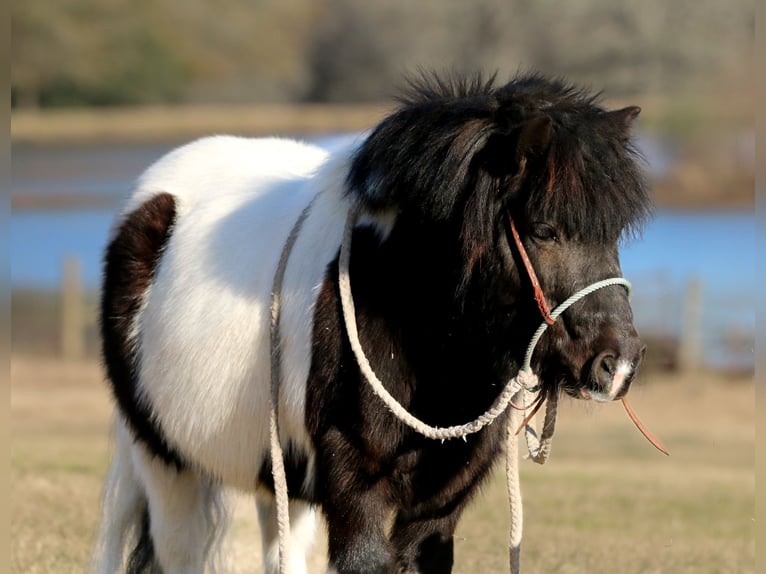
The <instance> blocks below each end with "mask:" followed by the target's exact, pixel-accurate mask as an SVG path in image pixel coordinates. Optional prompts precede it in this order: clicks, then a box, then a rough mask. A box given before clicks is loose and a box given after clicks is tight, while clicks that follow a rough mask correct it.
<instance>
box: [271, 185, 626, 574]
mask: <svg viewBox="0 0 766 574" xmlns="http://www.w3.org/2000/svg"><path fill="white" fill-rule="evenodd" d="M313 202H314V201H313V200H312V201H311V203H309V204H308V205H307V206H306V207H305V208H304V210H303V211H302V212H301V214H300V216H299V217H298V220H297V221H296V222H295V225H294V226H293V228H292V230H291V231H290V235H289V236H288V238H287V241H286V242H285V245H284V247H283V249H282V253H281V256H280V260H279V264H278V265H277V270H276V273H275V275H274V282H273V286H272V291H271V324H270V337H271V409H270V417H269V427H270V449H271V466H272V475H273V478H274V491H275V499H276V506H277V523H278V531H279V572H280V574H287V572H288V570H287V568H288V555H289V554H288V553H289V549H288V538H289V532H290V525H289V513H288V504H289V498H288V493H287V479H286V476H285V469H284V461H283V454H282V447H281V444H280V442H279V418H278V406H279V385H280V380H281V349H280V347H281V346H280V343H279V325H280V293H281V290H282V283H283V280H284V275H285V270H286V268H287V261H288V259H289V255H290V252H291V251H292V248H293V246H294V244H295V241H296V240H297V237H298V234H299V233H300V229H301V227H302V226H303V223H304V221H305V220H306V217H307V216H308V214H309V211H310V210H311V206H312V205H313ZM358 215H359V212H358V209H357V208H356V207H352V208H351V209H350V211H349V214H348V217H347V219H346V226H345V230H344V235H343V241H342V243H341V250H340V258H339V262H338V286H339V290H340V298H341V307H342V310H343V319H344V321H345V325H346V330H347V332H348V336H349V343H350V345H351V348H352V350H353V352H354V356H355V358H356V360H357V363H358V365H359V369H360V371H361V373H362V374H363V376H364V378H365V379H366V380H367V382H368V383H369V385H370V387H371V388H372V390H373V392H374V393H375V394H376V396H378V397H379V398H380V400H381V401H382V402H383V403H384V404H385V405H386V407H387V408H388V409H389V410H390V411H391V412H392V413H393V414H394V416H396V417H397V418H398V419H399V420H400V421H401V422H403V423H404V424H406V425H407V426H409V427H410V428H412V429H413V430H415V431H416V432H418V433H420V434H422V435H423V436H425V437H428V438H432V439H438V440H442V441H444V440H447V439H452V438H465V437H466V436H468V435H469V434H472V433H475V432H478V431H479V430H481V429H482V428H484V427H485V426H486V425H488V424H491V423H492V422H493V421H494V420H495V419H496V418H497V417H498V416H499V415H500V414H502V413H503V412H504V411H505V410H506V408H507V407H508V405H509V404H511V405H512V406H513V407H515V408H512V409H511V412H510V416H509V417H508V427H507V429H506V439H507V443H508V444H507V450H506V453H507V458H506V477H507V487H508V496H509V503H510V510H511V526H510V536H509V551H510V569H511V572H512V573H513V574H518V572H519V571H520V565H519V562H520V560H519V559H520V548H521V531H522V508H521V490H520V486H519V476H518V464H517V463H518V438H517V430H516V429H518V430H521V428H522V427H523V428H524V429H525V437H526V442H527V448H528V450H529V458H531V459H532V460H533V461H535V462H537V463H539V464H544V463H545V462H546V460H547V459H548V455H549V453H550V443H551V439H552V437H553V432H554V429H555V423H556V410H557V409H556V407H557V400H556V395H555V394H553V395H551V396H550V397H549V398H548V400H547V406H546V413H545V420H544V422H543V427H542V429H541V432H540V434H539V437H538V433H537V431H536V430H535V428H534V426H533V423H532V419H533V417H534V414H535V412H536V411H537V409H538V408H539V407H540V405H541V402H539V401H538V403H537V405H535V406H534V409H533V412H532V413H531V415H530V416H528V417H526V418H524V419H522V418H521V417H522V415H523V414H524V412H525V411H526V409H527V406H526V405H527V399H528V398H529V395H532V394H534V393H535V392H537V391H539V384H538V380H537V376H536V375H535V374H534V373H533V372H532V368H531V360H532V354H533V352H534V349H535V346H536V345H537V342H538V341H539V340H540V337H541V336H542V335H543V333H544V332H545V330H546V329H547V328H548V326H549V325H551V324H553V322H555V320H556V318H557V317H559V316H560V315H561V314H562V313H563V312H564V311H565V310H566V309H568V308H569V307H570V306H571V305H573V304H574V303H576V302H577V301H579V300H580V299H582V298H583V297H585V296H587V295H588V294H590V293H593V292H594V291H596V290H598V289H602V288H604V287H609V286H611V285H623V286H624V287H625V288H626V289H627V290H628V294H630V289H631V286H630V283H629V282H628V281H627V280H626V279H624V278H622V277H615V278H612V279H605V280H603V281H598V282H596V283H593V284H592V285H589V286H587V287H585V288H584V289H581V290H580V291H578V292H577V293H575V294H574V295H572V296H571V297H569V298H568V299H567V300H566V301H564V302H563V303H562V304H561V305H559V306H558V307H556V308H555V309H554V310H553V311H552V312H551V311H550V309H549V307H548V304H547V302H546V300H545V296H544V294H543V292H542V288H541V287H540V283H539V281H538V280H537V276H536V274H535V272H534V268H533V266H532V263H531V262H530V260H529V256H528V255H527V252H526V250H525V249H524V245H523V243H522V241H521V237H520V236H519V234H518V231H517V230H516V226H515V224H514V222H513V219H512V218H511V217H510V215H509V220H510V226H511V232H512V235H513V237H514V243H515V244H516V247H517V249H518V251H519V254H520V256H521V258H522V261H523V262H524V266H525V268H526V271H527V275H528V277H529V279H530V281H531V282H532V286H533V289H534V292H535V300H536V301H537V305H538V308H539V309H540V313H541V315H542V316H543V319H544V322H543V323H542V324H541V325H540V327H539V328H538V329H537V331H536V332H535V334H534V336H533V337H532V340H531V341H530V344H529V347H528V348H527V352H526V355H525V357H524V362H523V364H522V367H521V369H520V370H519V372H518V373H517V374H516V376H515V377H513V378H512V379H511V380H509V381H508V383H506V385H505V387H504V389H503V391H502V392H501V393H500V394H499V395H498V397H497V399H495V402H494V403H493V404H492V406H490V408H489V409H488V410H487V411H486V412H485V413H484V414H482V415H480V416H479V417H478V418H476V419H475V420H474V421H471V422H468V423H465V424H462V425H455V426H451V427H433V426H430V425H428V424H426V423H425V422H423V421H421V420H420V419H418V418H417V417H415V416H414V415H412V414H411V413H409V412H408V411H407V410H406V409H405V408H404V407H403V406H402V405H401V404H400V403H399V402H398V401H397V400H396V399H395V398H394V397H393V396H391V394H390V393H389V392H388V391H387V390H386V388H385V387H384V386H383V383H382V382H381V381H380V379H379V378H378V377H377V375H376V374H375V372H374V371H373V369H372V366H371V365H370V362H369V360H368V359H367V356H366V355H365V353H364V350H363V349H362V346H361V343H360V341H359V333H358V330H357V325H356V311H355V308H354V301H353V297H352V293H351V279H350V275H349V266H350V260H351V237H352V234H353V230H354V225H355V223H356V221H357V218H358ZM519 405H521V406H519ZM634 422H636V421H635V420H634Z"/></svg>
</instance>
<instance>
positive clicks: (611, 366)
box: [599, 355, 617, 381]
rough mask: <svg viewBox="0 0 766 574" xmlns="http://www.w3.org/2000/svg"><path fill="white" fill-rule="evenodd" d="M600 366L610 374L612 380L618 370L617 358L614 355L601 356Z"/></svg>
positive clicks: (609, 378) (605, 372)
mask: <svg viewBox="0 0 766 574" xmlns="http://www.w3.org/2000/svg"><path fill="white" fill-rule="evenodd" d="M599 367H600V369H601V370H602V371H603V373H604V374H606V375H607V376H608V381H611V380H612V377H614V373H615V372H616V370H617V358H616V357H615V356H614V355H605V356H604V357H602V358H601V362H600V364H599Z"/></svg>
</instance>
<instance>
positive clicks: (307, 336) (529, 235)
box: [95, 74, 650, 574]
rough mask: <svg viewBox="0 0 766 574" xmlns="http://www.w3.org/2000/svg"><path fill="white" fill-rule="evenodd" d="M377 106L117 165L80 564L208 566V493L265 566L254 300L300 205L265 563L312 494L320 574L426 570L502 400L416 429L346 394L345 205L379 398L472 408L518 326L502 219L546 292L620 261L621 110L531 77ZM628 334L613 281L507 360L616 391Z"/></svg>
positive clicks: (367, 399)
mask: <svg viewBox="0 0 766 574" xmlns="http://www.w3.org/2000/svg"><path fill="white" fill-rule="evenodd" d="M400 104H401V105H400V107H399V108H398V110H397V111H395V112H394V113H393V114H391V115H390V116H389V117H388V118H386V119H385V120H384V121H383V122H382V123H381V124H380V125H378V126H377V127H376V128H375V129H374V130H373V131H372V132H371V133H370V134H369V135H368V136H367V137H366V138H365V139H364V140H362V141H361V142H360V143H358V144H355V145H351V146H349V147H348V148H346V149H342V150H339V151H336V152H333V153H332V154H328V153H326V152H325V151H323V150H321V149H319V148H317V147H314V146H311V145H306V144H304V143H299V142H297V141H291V140H283V139H243V138H236V137H224V136H220V137H211V138H206V139H202V140H199V141H196V142H194V143H191V144H189V145H187V146H184V147H181V148H179V149H177V150H175V151H173V152H171V153H169V154H168V155H167V156H165V157H163V158H162V159H160V160H159V161H158V162H157V163H156V164H154V165H153V166H152V167H150V168H149V169H148V170H147V171H146V172H145V173H144V174H143V175H142V176H141V178H140V179H139V180H138V183H137V185H136V188H135V192H134V193H133V195H132V197H131V198H130V200H129V202H128V203H127V206H126V207H125V209H124V210H123V212H122V213H121V215H120V216H119V218H118V220H117V222H116V224H115V227H114V230H113V234H112V237H111V242H110V244H109V247H108V249H107V252H106V257H105V275H104V284H103V299H102V307H101V328H102V335H103V356H104V361H105V365H106V369H107V373H108V378H109V381H110V382H111V387H112V391H113V394H114V398H115V400H116V403H117V410H118V415H117V423H116V426H117V430H116V454H115V459H114V462H113V465H112V468H111V471H110V474H109V478H108V481H107V484H106V489H105V495H104V508H103V519H102V525H101V533H100V542H99V547H98V552H97V557H96V566H95V568H96V571H98V572H103V573H106V572H110V573H111V572H116V571H125V570H127V571H128V572H164V573H165V574H175V573H181V572H184V573H196V572H202V571H206V570H209V569H210V568H211V567H212V563H213V562H214V560H213V556H214V555H215V547H216V540H217V536H216V535H217V534H218V533H219V532H220V531H221V529H222V528H223V526H224V525H223V524H222V522H223V520H222V516H223V514H222V513H221V512H219V511H220V504H219V495H220V491H221V489H222V488H223V487H234V488H237V489H240V490H242V491H245V492H252V493H255V497H256V501H257V509H258V515H259V519H260V522H261V527H262V532H263V549H264V562H265V570H266V572H268V573H274V572H275V571H276V569H277V554H278V552H277V531H276V523H275V501H274V496H273V482H272V479H271V465H270V459H269V448H268V445H269V434H268V430H269V393H270V382H269V378H270V345H269V321H270V317H269V302H270V294H271V288H272V281H273V280H274V274H275V269H276V267H277V264H278V261H279V259H280V253H281V251H282V248H283V245H284V244H285V241H286V239H287V238H288V235H289V233H290V231H291V229H292V228H293V225H294V224H295V222H296V220H297V218H298V217H299V214H301V212H302V211H303V209H304V208H305V207H306V206H307V204H309V203H310V202H312V201H313V205H312V207H311V209H310V211H309V213H308V216H307V219H306V220H305V223H304V225H303V227H302V229H301V231H300V234H299V235H298V237H297V241H296V243H295V246H294V248H293V250H292V253H291V255H290V258H289V261H288V264H287V268H286V272H285V276H284V283H283V288H282V322H281V335H280V343H281V353H282V361H283V368H282V370H283V378H282V381H281V389H280V404H279V424H280V433H281V439H282V446H283V449H284V452H285V457H284V461H285V466H286V470H287V479H288V487H289V493H290V499H291V501H290V505H289V511H290V519H291V524H292V530H291V535H290V536H291V540H290V548H291V551H290V552H291V553H290V556H289V565H290V568H291V572H292V574H301V573H304V572H306V563H305V557H306V553H307V552H308V551H309V549H310V546H311V542H312V538H313V536H314V518H315V517H314V512H315V511H314V509H318V510H319V511H321V512H322V513H323V515H324V517H325V518H326V520H327V524H328V530H329V541H328V543H329V561H330V563H329V566H328V568H329V570H328V571H329V572H337V573H338V574H350V573H392V572H405V573H408V574H412V573H442V572H450V570H451V568H452V563H453V533H454V531H455V526H456V524H457V522H458V519H459V517H460V515H461V512H462V511H463V509H464V508H465V506H466V504H467V503H468V502H469V500H470V499H471V498H472V497H473V496H474V494H475V493H476V492H477V491H478V486H479V485H480V484H481V483H482V481H483V480H484V479H485V478H486V477H487V475H488V472H489V471H490V469H491V468H492V466H493V463H494V462H495V461H496V460H497V459H498V457H499V456H500V455H501V454H502V452H503V448H504V447H503V432H504V431H503V429H504V427H505V421H504V419H505V417H506V416H507V412H506V413H504V414H503V415H502V416H501V417H500V418H499V419H498V421H496V423H495V424H492V425H490V426H487V427H486V428H484V429H483V430H481V431H480V432H478V433H476V434H473V435H471V436H469V437H468V438H467V439H466V440H465V441H463V440H451V441H445V442H441V441H434V440H430V439H427V438H424V437H422V436H420V435H418V434H417V433H415V432H413V431H412V430H410V429H409V428H408V427H406V426H405V425H403V424H402V423H401V422H399V421H398V420H397V419H396V418H395V417H394V416H393V415H392V414H391V412H389V410H388V409H386V408H385V407H384V406H383V405H382V403H381V402H380V400H379V399H378V398H377V397H376V396H375V395H373V394H372V391H371V390H370V388H369V387H368V386H367V383H366V382H365V380H364V379H363V378H362V376H361V374H360V370H359V367H358V366H357V363H356V361H355V359H354V356H353V354H352V351H351V349H350V347H349V342H348V337H347V332H346V327H345V324H344V322H343V320H342V315H341V307H340V303H339V290H338V279H337V278H338V254H339V246H340V244H341V238H342V235H343V229H344V223H345V221H346V217H347V215H348V212H349V210H350V209H358V210H361V213H362V216H361V218H360V219H359V221H358V223H357V225H356V227H355V228H354V230H353V248H352V253H351V263H350V277H351V285H352V289H353V297H354V299H355V302H356V313H357V321H358V325H359V334H360V340H361V343H362V346H363V347H364V349H365V351H366V353H367V355H368V357H369V359H370V363H371V365H372V367H373V368H374V370H375V371H376V372H377V373H378V375H379V376H380V378H381V379H382V380H383V382H384V384H385V385H386V387H387V390H388V391H389V392H390V393H391V395H393V396H394V397H395V398H396V399H397V400H398V401H399V402H400V403H401V404H402V405H404V406H405V407H406V408H407V409H408V410H409V412H411V413H412V414H414V415H415V416H417V417H419V418H420V419H422V420H423V421H425V422H427V423H429V424H431V425H435V426H442V427H443V426H449V425H455V424H460V423H464V422H466V421H469V420H472V419H474V418H475V417H476V416H477V415H479V414H480V413H482V412H484V411H485V410H486V409H487V407H488V406H489V405H490V404H492V402H493V401H494V400H495V398H496V396H497V395H498V393H499V392H500V389H502V388H503V386H504V385H505V382H506V381H507V380H508V379H509V378H511V377H513V376H514V374H515V373H516V372H517V371H518V369H519V366H520V363H521V360H522V356H523V354H524V351H525V349H526V346H527V344H528V342H529V339H530V336H531V335H532V333H533V331H534V330H535V328H536V327H537V326H538V325H539V324H540V321H541V318H540V313H539V311H538V307H537V305H536V304H535V300H534V298H533V290H532V286H531V285H530V281H529V276H528V274H526V273H525V272H524V267H523V266H522V264H521V260H520V257H521V256H520V253H519V250H518V249H517V248H516V247H515V246H514V242H513V240H512V239H511V237H510V229H509V222H510V218H512V219H513V221H514V222H515V225H516V227H517V228H518V230H519V233H520V235H521V240H522V241H523V245H524V247H525V248H526V251H527V253H528V254H529V259H530V260H531V263H532V265H533V267H534V269H535V270H536V271H537V277H538V278H539V282H540V285H541V287H542V291H543V293H544V294H545V298H546V299H547V302H548V304H549V305H551V306H554V305H556V304H557V303H560V302H561V301H563V300H564V299H566V298H567V297H568V296H569V295H571V294H572V293H573V292H574V291H576V290H577V289H579V288H581V287H583V286H585V285H588V284H590V283H593V282H594V281H598V280H600V279H604V278H607V277H614V276H619V275H620V265H619V260H618V243H619V241H620V239H621V238H622V237H624V236H625V235H626V234H630V233H633V232H634V231H635V230H636V229H637V228H638V226H639V225H640V224H641V222H642V221H643V220H644V219H645V217H646V215H647V214H648V212H649V210H650V200H649V194H648V190H647V186H646V183H645V180H644V178H643V175H642V173H641V170H640V169H639V167H638V166H637V154H636V151H635V149H634V147H633V146H632V144H631V139H630V126H631V123H632V121H633V120H634V118H635V117H636V116H637V114H638V112H639V111H640V110H639V109H638V108H636V107H629V108H625V109H621V110H616V111H606V110H605V109H603V108H602V107H601V106H600V105H599V104H598V103H597V100H596V98H595V97H594V96H592V95H589V94H588V93H586V92H585V91H583V90H580V89H577V88H574V87H572V86H570V85H567V84H566V83H564V82H561V81H558V80H549V79H546V78H544V77H542V76H539V75H535V74H528V75H523V76H518V77H516V78H515V79H513V80H512V81H511V82H510V83H508V84H506V85H502V86H496V85H495V83H494V82H493V81H489V82H484V81H481V80H470V81H461V80H449V81H443V80H439V79H436V78H427V79H424V80H420V81H418V82H416V83H414V84H413V85H412V86H411V90H410V92H409V93H408V94H407V95H405V96H404V97H403V98H402V100H401V102H400ZM509 217H510V218H509ZM643 350H644V346H643V344H642V343H641V341H640V340H639V338H638V335H637V333H636V330H635V329H634V327H633V325H632V313H631V309H630V306H629V303H628V299H627V295H626V292H625V290H624V289H622V288H609V289H602V290H600V291H598V292H596V293H594V294H593V295H591V296H589V297H587V298H586V299H584V300H582V301H580V302H579V303H577V304H575V305H574V306H573V307H572V308H571V309H570V310H568V311H567V312H566V313H565V314H564V315H563V316H562V318H561V319H560V320H559V321H557V322H556V323H555V324H554V325H553V326H551V327H550V328H549V330H548V332H547V333H546V334H545V336H544V337H543V339H542V341H541V342H540V345H539V347H538V349H537V351H536V354H535V356H534V361H533V367H534V369H535V371H536V372H537V373H539V375H540V380H541V381H542V391H541V392H542V393H543V394H544V395H545V396H552V395H553V394H556V393H559V392H562V391H563V392H566V393H568V394H569V395H571V396H574V397H579V398H585V399H588V398H592V399H596V400H602V401H607V400H613V399H616V398H620V397H622V396H623V395H624V394H625V393H626V392H627V391H628V388H629V386H630V383H631V381H632V379H633V377H634V375H635V373H636V370H637V369H638V365H639V363H640V362H641V358H642V356H643Z"/></svg>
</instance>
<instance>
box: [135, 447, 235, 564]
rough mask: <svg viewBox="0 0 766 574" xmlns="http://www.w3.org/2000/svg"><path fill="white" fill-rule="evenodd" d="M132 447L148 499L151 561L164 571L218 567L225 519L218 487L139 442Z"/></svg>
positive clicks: (145, 535) (146, 539) (147, 539)
mask: <svg viewBox="0 0 766 574" xmlns="http://www.w3.org/2000/svg"><path fill="white" fill-rule="evenodd" d="M133 447H134V448H133V463H134V465H135V469H136V474H137V475H138V476H139V477H140V480H141V483H142V486H143V487H144V490H145V492H146V499H147V501H148V514H147V516H146V518H147V519H148V520H145V523H144V532H142V536H141V538H142V539H143V540H144V544H146V545H148V546H149V548H148V552H149V554H150V555H151V556H152V559H153V560H154V562H156V565H158V566H159V567H160V569H161V572H163V574H180V573H183V574H198V573H199V574H201V573H203V572H210V571H215V570H216V564H215V562H216V558H217V552H216V550H217V543H218V541H219V540H220V535H221V534H222V532H221V529H222V528H223V527H224V524H223V521H224V518H225V517H224V513H223V506H222V504H221V501H220V487H219V486H218V485H216V484H213V483H212V482H211V481H210V480H209V479H207V478H206V477H203V476H201V475H200V474H198V473H196V472H194V471H192V470H188V469H177V468H175V467H173V466H169V465H168V464H166V463H165V462H163V461H162V460H161V459H159V458H157V457H155V456H153V455H152V454H150V453H149V452H147V450H146V449H145V448H144V446H143V445H141V444H140V443H135V444H134V445H133ZM147 528H148V533H147V532H146V529H147ZM140 545H141V541H139V546H140ZM136 550H137V551H139V554H140V549H139V548H138V547H137V549H136ZM135 554H136V552H135V551H134V555H135ZM152 566H153V567H154V566H155V564H152ZM151 571H153V570H151Z"/></svg>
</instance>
